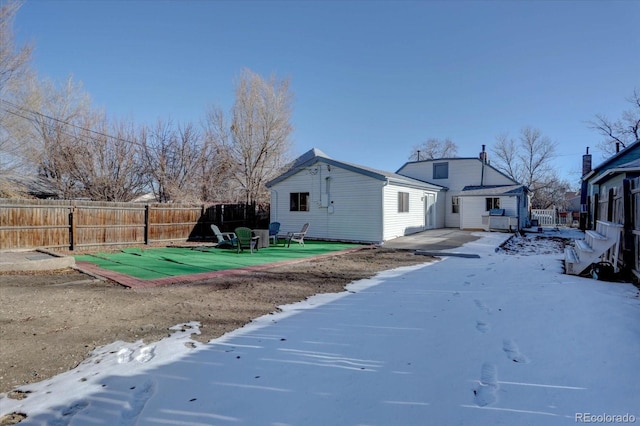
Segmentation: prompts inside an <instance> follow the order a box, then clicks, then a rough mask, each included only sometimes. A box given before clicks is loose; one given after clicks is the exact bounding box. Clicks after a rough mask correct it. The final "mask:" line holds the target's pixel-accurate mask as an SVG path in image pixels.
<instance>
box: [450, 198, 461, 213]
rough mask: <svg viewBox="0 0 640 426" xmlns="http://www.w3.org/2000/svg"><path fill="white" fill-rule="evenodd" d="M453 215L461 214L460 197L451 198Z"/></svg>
mask: <svg viewBox="0 0 640 426" xmlns="http://www.w3.org/2000/svg"><path fill="white" fill-rule="evenodd" d="M451 213H460V197H451Z"/></svg>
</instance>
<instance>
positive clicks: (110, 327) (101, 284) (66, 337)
mask: <svg viewBox="0 0 640 426" xmlns="http://www.w3.org/2000/svg"><path fill="white" fill-rule="evenodd" d="M431 260H433V259H432V258H429V257H424V256H415V255H414V254H413V253H412V252H408V251H400V250H389V249H382V248H371V249H365V250H361V251H358V252H355V253H348V254H342V255H338V256H333V257H328V258H322V259H317V260H309V261H306V262H303V263H297V264H294V265H288V266H279V267H276V268H273V269H269V270H265V271H261V272H256V273H252V274H246V275H238V276H228V277H220V278H214V279H210V280H208V281H206V282H203V283H198V284H191V285H171V286H167V287H155V288H147V289H127V288H124V287H122V286H120V285H117V284H115V283H112V282H108V281H107V282H105V281H101V280H97V279H94V278H93V277H90V276H87V275H85V274H82V273H79V272H77V271H74V270H64V271H58V272H49V273H21V274H3V275H0V306H2V309H1V310H0V342H2V345H0V392H8V391H10V390H11V389H14V388H16V387H18V386H21V385H25V384H29V383H34V382H38V381H41V380H44V379H47V378H50V377H52V376H55V375H57V374H60V373H62V372H64V371H67V370H70V369H72V368H74V367H76V366H77V365H78V364H79V363H80V362H82V361H83V360H84V359H85V358H86V357H87V356H88V355H89V354H90V352H91V351H92V350H93V349H94V348H96V347H98V346H102V345H105V344H108V343H112V342H115V341H118V340H121V341H127V342H133V341H137V340H140V339H142V340H143V341H144V342H145V343H150V342H153V341H157V340H159V339H162V338H164V337H166V336H168V335H169V328H170V327H172V326H174V325H176V324H180V323H185V322H189V321H198V322H200V323H201V334H200V335H199V336H197V335H194V338H195V339H197V340H199V341H201V342H206V341H209V340H211V339H213V338H216V337H219V336H221V335H222V334H224V333H226V332H228V331H231V330H234V329H237V328H239V327H241V326H243V325H244V324H246V323H248V322H249V321H251V320H252V319H253V318H256V317H259V316H262V315H265V314H268V313H270V312H273V311H275V310H277V306H279V305H283V304H288V303H293V302H297V301H300V300H304V299H305V298H307V297H309V296H312V295H314V294H318V293H332V292H340V291H343V290H344V287H345V285H347V284H349V283H350V282H352V281H355V280H359V279H363V278H367V277H371V276H373V275H374V274H375V273H376V272H379V271H382V270H387V269H392V268H396V267H399V266H405V265H413V264H418V263H425V262H429V261H431Z"/></svg>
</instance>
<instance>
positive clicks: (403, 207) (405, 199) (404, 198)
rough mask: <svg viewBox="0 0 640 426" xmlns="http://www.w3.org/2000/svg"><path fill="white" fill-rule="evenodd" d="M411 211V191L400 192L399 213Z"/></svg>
mask: <svg viewBox="0 0 640 426" xmlns="http://www.w3.org/2000/svg"><path fill="white" fill-rule="evenodd" d="M408 211H409V193H408V192H398V213H406V212H408Z"/></svg>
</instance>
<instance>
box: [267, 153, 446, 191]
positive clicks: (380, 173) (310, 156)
mask: <svg viewBox="0 0 640 426" xmlns="http://www.w3.org/2000/svg"><path fill="white" fill-rule="evenodd" d="M319 161H322V162H324V163H327V164H330V165H333V166H336V167H341V168H343V169H346V170H349V171H352V172H354V173H359V174H361V175H364V176H368V177H371V178H373V179H377V180H383V181H385V180H387V181H389V182H392V183H396V184H399V185H404V186H410V187H417V188H424V189H434V190H437V191H440V190H446V189H447V188H445V187H443V186H441V185H436V184H433V183H429V182H425V181H422V180H419V179H413V178H409V177H407V176H402V175H399V174H397V173H392V172H387V171H384V170H378V169H374V168H371V167H366V166H361V165H359V164H353V163H347V162H345V161H338V160H334V159H333V158H331V157H329V156H328V155H327V154H325V153H324V152H322V151H321V150H319V149H317V148H313V149H310V150H309V151H307V152H305V153H304V154H302V155H301V156H300V157H298V158H296V159H295V160H294V161H293V162H292V163H291V166H290V167H289V168H288V169H287V171H286V172H284V173H283V174H281V175H280V176H278V177H277V178H275V179H273V180H271V181H269V182H267V185H266V186H267V187H268V188H270V187H272V186H273V185H275V184H277V183H279V182H282V181H283V180H285V179H287V178H288V177H289V176H292V175H294V174H296V173H297V172H299V171H300V170H301V169H304V168H305V167H309V166H312V165H313V164H315V163H317V162H319Z"/></svg>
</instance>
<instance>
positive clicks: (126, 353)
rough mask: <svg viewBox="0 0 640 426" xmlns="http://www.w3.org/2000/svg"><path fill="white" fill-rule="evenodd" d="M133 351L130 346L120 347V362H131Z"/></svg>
mask: <svg viewBox="0 0 640 426" xmlns="http://www.w3.org/2000/svg"><path fill="white" fill-rule="evenodd" d="M132 355H133V351H132V350H131V349H128V348H124V349H120V350H119V351H118V364H125V363H127V362H131V359H132Z"/></svg>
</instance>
